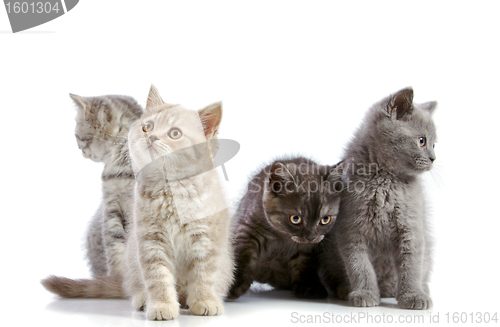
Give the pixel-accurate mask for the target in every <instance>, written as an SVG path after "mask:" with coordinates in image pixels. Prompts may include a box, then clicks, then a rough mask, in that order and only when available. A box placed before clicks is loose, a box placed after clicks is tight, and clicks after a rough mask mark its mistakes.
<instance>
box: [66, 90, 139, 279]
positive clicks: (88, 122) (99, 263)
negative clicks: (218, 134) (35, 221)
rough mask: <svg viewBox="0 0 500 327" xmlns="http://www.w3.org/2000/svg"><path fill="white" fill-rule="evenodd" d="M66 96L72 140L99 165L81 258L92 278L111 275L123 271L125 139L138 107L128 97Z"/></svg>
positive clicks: (127, 190)
mask: <svg viewBox="0 0 500 327" xmlns="http://www.w3.org/2000/svg"><path fill="white" fill-rule="evenodd" d="M70 97H71V99H72V100H73V101H74V103H75V104H76V106H77V115H76V127H75V137H76V140H77V143H78V147H79V148H80V150H81V151H82V155H83V156H84V157H85V158H89V159H91V160H92V161H95V162H103V163H104V169H103V172H102V176H101V180H102V197H103V198H102V202H101V204H100V205H99V208H98V209H97V211H96V213H95V214H94V216H93V218H92V220H91V222H90V224H89V227H88V230H87V233H86V244H85V245H86V250H87V253H86V255H87V260H88V263H89V266H90V269H91V272H92V275H94V276H103V275H106V274H117V273H118V272H120V271H122V270H123V269H124V267H123V259H124V257H125V229H126V227H127V224H128V221H129V220H130V218H129V217H128V214H127V213H128V212H129V211H130V210H128V209H127V206H129V204H130V202H131V194H132V188H133V185H134V173H133V170H132V165H131V162H130V158H129V150H128V144H127V137H128V131H129V128H130V126H131V125H132V123H133V122H134V121H136V120H137V119H139V117H140V116H141V115H142V108H141V107H140V106H139V104H138V103H137V101H136V100H134V99H133V98H131V97H129V96H122V95H105V96H96V97H82V96H78V95H74V94H70Z"/></svg>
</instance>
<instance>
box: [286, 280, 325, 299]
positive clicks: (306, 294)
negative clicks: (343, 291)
mask: <svg viewBox="0 0 500 327" xmlns="http://www.w3.org/2000/svg"><path fill="white" fill-rule="evenodd" d="M292 293H293V295H295V296H296V297H298V298H299V299H324V298H326V297H327V296H328V292H327V291H326V289H325V288H324V287H323V285H321V284H320V283H315V284H308V283H298V284H295V285H293V287H292Z"/></svg>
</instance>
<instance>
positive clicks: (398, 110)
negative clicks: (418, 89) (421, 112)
mask: <svg viewBox="0 0 500 327" xmlns="http://www.w3.org/2000/svg"><path fill="white" fill-rule="evenodd" d="M412 110H413V89H412V88H406V89H402V90H401V91H399V92H398V93H396V94H394V95H393V96H392V97H391V99H390V100H389V103H388V104H387V112H388V113H389V115H390V116H391V117H395V118H396V119H401V118H403V117H404V116H405V115H407V114H410V113H411V111H412Z"/></svg>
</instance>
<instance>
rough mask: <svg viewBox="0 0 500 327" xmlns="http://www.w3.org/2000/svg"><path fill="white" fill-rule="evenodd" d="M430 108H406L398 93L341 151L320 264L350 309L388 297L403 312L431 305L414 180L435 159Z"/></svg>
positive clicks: (407, 99)
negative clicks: (333, 213)
mask: <svg viewBox="0 0 500 327" xmlns="http://www.w3.org/2000/svg"><path fill="white" fill-rule="evenodd" d="M436 105H437V103H436V102H427V103H423V104H414V103H413V90H412V89H411V88H407V89H403V90H401V91H399V92H397V93H396V94H394V95H391V96H389V97H387V98H385V99H383V100H382V101H380V102H378V103H376V104H375V105H374V106H373V107H372V108H371V109H370V110H369V111H368V113H367V115H366V117H365V119H364V122H363V124H362V125H361V127H360V128H359V129H358V131H357V132H356V134H355V136H354V138H353V140H352V141H351V142H350V144H349V145H348V147H347V150H346V153H345V157H344V163H343V177H342V180H343V187H344V190H343V192H342V201H341V205H340V212H339V215H338V219H337V222H336V224H335V227H334V229H332V231H331V232H330V233H329V235H327V239H326V240H325V242H326V243H325V244H330V247H331V249H330V250H331V251H325V257H324V263H325V267H326V280H327V283H328V285H329V287H330V288H332V289H334V290H335V291H336V292H337V295H338V296H339V297H341V298H345V297H346V296H347V294H348V296H347V298H348V300H349V303H350V304H351V305H353V306H356V307H371V306H374V305H378V304H379V303H380V297H381V296H382V297H393V296H395V297H396V299H397V301H398V304H399V306H400V307H402V308H405V309H428V308H430V307H431V304H432V302H431V298H430V296H429V287H428V280H429V274H430V270H431V258H430V253H431V240H430V237H429V233H428V226H427V218H426V213H425V201H424V197H423V190H422V186H421V181H420V174H421V173H423V172H426V171H429V170H430V169H431V168H432V163H433V162H434V160H435V159H436V156H435V154H434V142H435V141H436V129H435V127H434V123H433V121H432V117H431V115H432V113H433V111H434V110H435V108H436ZM337 247H338V252H336V251H337ZM340 258H341V259H340ZM343 263H344V264H343ZM344 267H345V268H344ZM346 276H347V277H346Z"/></svg>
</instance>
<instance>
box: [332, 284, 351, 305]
mask: <svg viewBox="0 0 500 327" xmlns="http://www.w3.org/2000/svg"><path fill="white" fill-rule="evenodd" d="M335 295H337V297H338V298H339V299H341V300H346V301H347V299H348V297H349V284H347V283H344V282H342V283H340V284H339V285H338V286H337V289H336V290H335Z"/></svg>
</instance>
